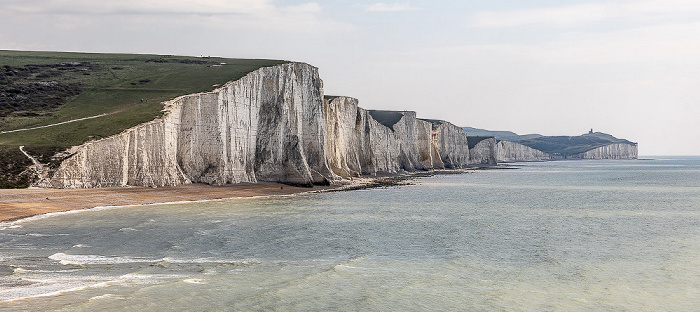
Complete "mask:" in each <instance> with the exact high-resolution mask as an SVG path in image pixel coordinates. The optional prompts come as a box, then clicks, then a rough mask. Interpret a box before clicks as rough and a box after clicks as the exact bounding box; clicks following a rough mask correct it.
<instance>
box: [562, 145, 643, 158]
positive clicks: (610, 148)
mask: <svg viewBox="0 0 700 312" xmlns="http://www.w3.org/2000/svg"><path fill="white" fill-rule="evenodd" d="M637 158H638V148H637V144H626V143H617V144H610V145H606V146H601V147H599V148H596V149H592V150H590V151H587V152H584V153H581V154H576V155H572V156H568V157H567V159H637Z"/></svg>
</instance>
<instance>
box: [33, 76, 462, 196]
mask: <svg viewBox="0 0 700 312" xmlns="http://www.w3.org/2000/svg"><path fill="white" fill-rule="evenodd" d="M357 102H358V101H357V100H356V99H352V98H347V97H331V98H327V99H324V96H323V86H322V81H321V79H320V78H319V76H318V71H317V69H316V68H315V67H312V66H310V65H307V64H302V63H288V64H282V65H277V66H273V67H266V68H261V69H259V70H257V71H254V72H252V73H250V74H248V75H246V76H245V77H243V78H241V79H239V80H236V81H232V82H229V83H227V84H225V85H224V86H222V87H220V88H218V89H216V90H214V91H212V92H205V93H198V94H191V95H186V96H181V97H179V98H176V99H174V100H172V101H169V102H167V103H166V106H165V110H164V114H163V117H161V118H159V119H156V120H153V121H151V122H148V123H145V124H141V125H139V126H136V127H133V128H131V129H128V130H126V131H124V132H123V133H121V134H118V135H115V136H111V137H108V138H105V139H101V140H97V141H92V142H88V143H86V144H83V145H81V146H78V147H74V148H73V149H72V150H71V151H70V152H71V154H72V156H70V157H69V158H67V159H66V160H65V161H63V163H61V165H60V166H59V167H58V169H56V170H55V172H54V173H53V174H52V175H51V176H50V177H48V179H43V180H44V181H48V183H43V184H42V185H43V186H52V187H59V188H91V187H107V186H127V185H134V186H137V185H138V186H171V185H179V184H186V183H208V184H213V185H223V184H231V183H241V182H257V181H276V182H283V183H290V184H297V185H313V184H327V183H329V182H330V181H332V180H336V179H342V178H349V177H352V176H357V175H359V174H370V175H371V174H376V173H380V172H388V173H393V172H398V171H401V170H405V171H414V170H430V169H442V168H462V167H465V166H467V165H469V163H470V158H469V150H468V148H467V136H466V134H465V133H464V132H463V131H462V129H460V128H459V127H457V126H455V125H452V124H450V123H449V122H445V121H439V120H421V119H417V118H416V114H415V112H388V111H367V110H364V109H362V108H359V107H358V106H357ZM373 115H374V116H373ZM384 117H388V118H389V119H386V118H384ZM377 119H379V120H377Z"/></svg>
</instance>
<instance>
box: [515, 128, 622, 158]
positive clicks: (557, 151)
mask: <svg viewBox="0 0 700 312" xmlns="http://www.w3.org/2000/svg"><path fill="white" fill-rule="evenodd" d="M518 143H520V144H523V145H525V146H529V147H531V148H534V149H537V150H540V151H543V152H547V153H550V154H554V155H561V156H563V157H567V156H571V155H576V154H580V153H583V152H587V151H590V150H592V149H596V148H599V147H602V146H606V145H610V144H616V143H623V144H632V145H635V144H636V143H633V142H630V141H628V140H624V139H618V138H616V137H614V136H612V135H609V134H606V133H602V132H594V133H587V134H583V135H579V136H543V137H538V138H533V139H528V140H522V141H519V142H518Z"/></svg>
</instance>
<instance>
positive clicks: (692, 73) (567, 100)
mask: <svg viewBox="0 0 700 312" xmlns="http://www.w3.org/2000/svg"><path fill="white" fill-rule="evenodd" d="M698 13H700V3H698V2H694V1H690V0H671V1H660V0H642V1H568V2H567V3H566V4H562V3H561V2H559V1H551V0H541V1H501V2H497V3H491V2H489V3H482V2H477V1H399V2H395V1H389V2H377V1H349V0H347V1H345V0H334V1H324V2H309V1H303V0H302V1H293V0H283V1H272V0H260V1H255V0H241V1H214V0H205V1H199V2H198V3H197V4H192V3H191V2H188V1H184V0H176V1H165V0H155V1H134V0H124V1H118V2H116V1H108V2H104V1H103V2H99V3H96V2H93V1H86V0H62V1H58V0H37V1H32V2H26V1H19V0H9V1H3V3H1V4H0V18H2V19H3V21H5V25H6V27H3V29H2V30H0V42H2V45H0V49H6V50H25V51H76V52H98V53H143V54H174V55H190V56H200V55H204V56H221V57H231V58H269V59H284V60H292V61H300V62H306V63H309V64H312V65H314V66H316V67H318V68H319V71H320V74H321V78H322V79H323V80H324V90H325V93H326V94H333V95H345V96H351V97H354V98H358V99H359V100H360V106H362V107H365V108H369V109H389V110H412V111H416V112H417V113H418V116H419V117H421V118H430V119H444V120H448V121H450V122H452V123H454V124H456V125H459V126H469V127H475V128H482V129H488V130H507V131H513V132H516V133H519V134H528V133H539V134H542V135H571V136H573V135H580V134H583V133H586V132H588V130H589V129H590V128H593V129H594V130H595V131H601V132H605V133H609V134H612V135H614V136H616V137H618V138H624V139H628V140H630V141H633V142H637V143H639V151H640V154H641V155H661V154H668V155H700V140H698V139H700V138H698V134H697V133H700V123H698V122H697V121H696V117H697V116H700V106H698V105H696V103H695V102H696V101H697V99H698V98H699V97H700V96H699V95H700V90H698V88H697V84H698V82H700V73H699V72H697V71H696V70H694V68H695V66H696V65H698V64H700V31H699V30H700V15H699V14H698ZM693 133H695V134H693Z"/></svg>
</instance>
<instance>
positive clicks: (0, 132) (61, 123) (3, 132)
mask: <svg viewBox="0 0 700 312" xmlns="http://www.w3.org/2000/svg"><path fill="white" fill-rule="evenodd" d="M114 113H116V112H111V113H104V114H99V115H95V116H90V117H83V118H78V119H73V120H68V121H61V122H57V123H55V124H50V125H45V126H37V127H31V128H22V129H15V130H7V131H0V134H5V133H12V132H21V131H28V130H36V129H42V128H48V127H53V126H58V125H65V124H67V123H71V122H76V121H81V120H88V119H93V118H100V117H104V116H107V115H112V114H114Z"/></svg>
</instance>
